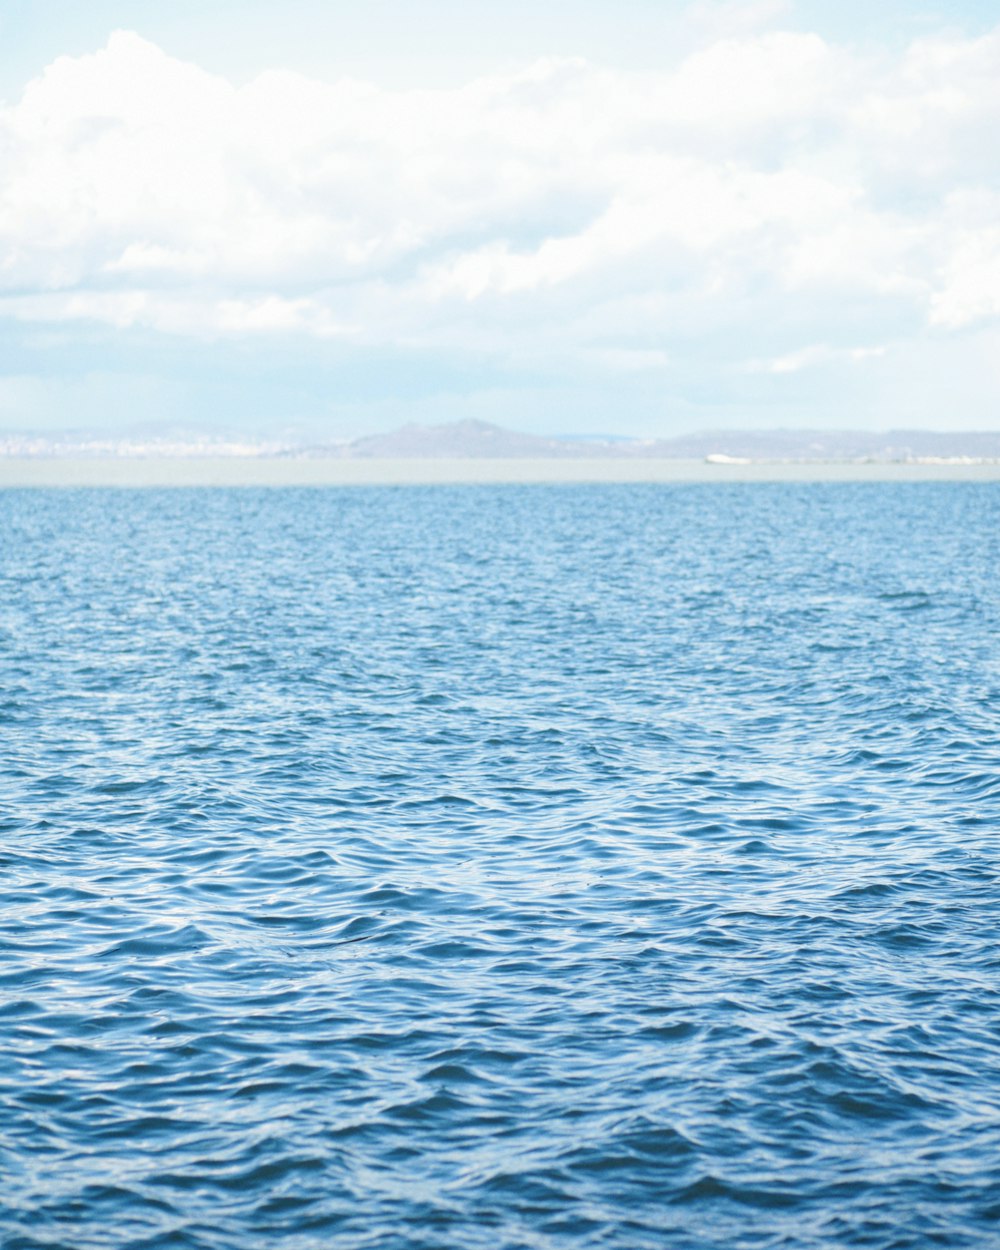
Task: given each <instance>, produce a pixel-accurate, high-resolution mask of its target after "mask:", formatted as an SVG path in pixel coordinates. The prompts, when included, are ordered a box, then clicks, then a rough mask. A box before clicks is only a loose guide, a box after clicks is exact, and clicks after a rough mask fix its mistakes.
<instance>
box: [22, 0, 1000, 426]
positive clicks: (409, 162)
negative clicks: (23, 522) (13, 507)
mask: <svg viewBox="0 0 1000 1250" xmlns="http://www.w3.org/2000/svg"><path fill="white" fill-rule="evenodd" d="M0 47H2V48H3V56H2V57H0V430H2V431H20V432H31V433H45V432H52V431H66V430H86V431H88V432H93V431H101V432H105V431H106V432H113V433H118V432H125V431H134V430H152V429H156V430H178V429H180V430H184V431H188V432H200V433H204V434H207V435H210V436H211V435H214V434H215V433H220V432H225V433H227V434H231V433H233V432H237V433H242V434H246V435H250V436H253V437H275V436H278V437H283V436H286V435H294V436H296V437H306V438H309V439H319V440H328V439H342V438H351V437H355V436H357V435H360V434H364V433H367V432H372V431H377V430H385V429H391V428H394V427H396V426H399V425H401V424H403V423H406V422H410V421H416V422H421V423H431V422H437V421H451V420H457V419H461V418H467V417H473V418H478V419H483V420H489V421H496V422H498V423H500V424H503V425H507V426H509V427H511V428H515V429H522V430H529V431H532V432H535V433H542V434H570V433H579V434H622V435H638V436H645V437H652V436H660V437H669V436H670V435H673V434H681V433H688V432H692V431H697V430H718V429H741V428H742V429H746V428H758V429H760V428H772V427H786V428H788V427H801V428H851V429H891V428H901V427H911V428H930V429H956V430H957V429H997V428H1000V151H998V147H997V141H996V136H997V134H998V133H1000V13H998V11H997V9H996V6H995V4H994V3H992V0H991V3H990V4H987V3H983V2H981V0H964V2H960V0H954V2H952V3H946V2H945V0H937V2H931V0H924V2H917V0H914V2H912V3H901V2H900V0H884V3H882V4H880V5H878V6H873V5H871V4H870V3H860V2H858V0H841V3H838V4H837V5H832V4H830V3H829V2H828V0H822V2H820V0H745V2H742V0H717V2H716V0H696V2H693V3H670V2H669V0H658V2H654V0H619V3H617V4H616V5H613V6H612V5H609V4H607V3H606V0H574V2H573V3H568V2H565V3H564V2H560V0H533V2H532V3H528V2H527V0H508V3H505V4H504V5H497V4H495V3H476V2H473V0H465V3H463V4H459V3H457V2H454V0H425V2H422V3H421V2H417V0H408V2H406V3H404V2H403V0H368V2H367V3H363V2H361V0H353V3H351V4H347V3H340V2H338V0H333V2H331V0H325V2H322V3H321V2H320V0H284V2H283V3H281V4H276V3H267V4H264V3H253V2H252V0H240V3H235V2H231V0H216V3H207V4H206V3H204V0H203V2H202V3H200V4H194V3H190V2H189V0H173V2H172V3H171V4H170V5H163V4H162V3H158V4H155V5H154V4H152V3H147V2H146V0H132V2H130V3H125V2H123V0H88V3H87V4H86V5H80V4H79V3H76V2H74V3H69V2H66V0H5V3H4V5H3V7H2V8H0Z"/></svg>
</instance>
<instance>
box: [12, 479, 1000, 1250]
mask: <svg viewBox="0 0 1000 1250" xmlns="http://www.w3.org/2000/svg"><path fill="white" fill-rule="evenodd" d="M998 568H1000V484H998V483H989V482H980V483H976V482H963V483H947V482H918V483H912V482H911V483H906V482H894V483H885V482H883V483H874V482H861V483H842V482H839V483H838V482H827V483H809V484H802V483H739V482H733V483H715V484H703V483H675V484H669V483H668V484H654V483H646V484H642V483H639V484H636V483H633V484H591V485H572V484H564V485H558V484H555V485H553V484H550V485H515V484H503V485H434V486H412V485H399V486H386V487H374V486H352V487H341V488H317V489H308V488H290V487H285V488H273V489H254V488H225V489H221V488H220V489H210V488H197V489H146V490H115V489H26V490H18V489H12V490H3V491H0V743H2V750H0V831H2V838H0V881H2V893H0V900H2V906H0V943H2V946H0V951H2V959H0V1245H2V1247H3V1250H43V1248H44V1250H55V1248H59V1250H63V1248H65V1250H140V1248H141V1250H174V1248H175V1247H176V1248H177V1250H251V1248H252V1250H272V1248H273V1250H321V1248H322V1250H328V1248H330V1247H334V1248H338V1247H344V1248H345V1250H346V1248H348V1247H349V1248H350V1250H365V1248H371V1250H375V1248H376V1247H377V1248H378V1250H411V1248H413V1250H417V1248H419V1250H507V1248H510V1250H514V1248H517V1250H522V1248H523V1250H561V1248H562V1247H566V1248H569V1247H573V1248H574V1250H577V1248H584V1250H590V1248H593V1250H598V1248H600V1250H663V1248H664V1247H669V1248H671V1250H673V1248H674V1247H676V1248H678V1250H715V1248H716V1247H718V1248H719V1250H723V1248H725V1250H758V1248H759V1250H764V1248H777V1247H782V1248H796V1250H797V1248H799V1247H802V1248H812V1247H817V1248H818V1247H837V1248H839V1247H870V1248H874V1250H907V1248H910V1247H912V1248H914V1250H917V1248H920V1250H923V1248H924V1247H932V1246H941V1247H948V1248H949V1250H956V1248H960V1247H987V1246H990V1247H995V1246H997V1245H998V1244H1000V877H998V868H1000V578H998Z"/></svg>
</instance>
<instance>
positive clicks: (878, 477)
mask: <svg viewBox="0 0 1000 1250" xmlns="http://www.w3.org/2000/svg"><path fill="white" fill-rule="evenodd" d="M997 481H1000V462H998V461H993V462H978V463H948V462H933V463H927V462H883V463H880V462H855V461H751V462H749V463H731V464H718V463H707V462H706V461H704V460H674V459H671V460H666V459H652V458H651V459H635V460H628V459H620V460H619V459H612V458H609V457H594V458H593V459H588V458H579V459H578V458H572V459H565V460H562V459H555V458H552V459H499V458H498V459H485V458H482V459H480V458H463V459H457V458H456V459H452V458H444V457H440V458H438V457H435V458H433V459H431V458H427V459H423V458H416V457H408V458H405V459H388V458H385V459H383V458H371V459H360V458H359V459H345V458H338V457H313V458H309V457H302V458H289V457H276V456H275V457H272V456H185V457H167V456H134V457H133V456H44V457H42V456H39V457H27V456H23V457H22V456H9V457H0V489H16V488H25V487H125V488H129V487H132V488H140V487H184V486H247V487H266V486H272V487H285V486H311V487H312V486H316V487H318V486H403V485H412V486H431V485H463V484H468V485H485V484H497V485H499V484H511V485H517V484H525V485H526V484H532V483H537V484H543V483H549V484H558V483H563V484H566V485H569V484H574V483H578V484H583V483H606V484H614V483H629V482H634V483H686V482H691V483H734V482H997Z"/></svg>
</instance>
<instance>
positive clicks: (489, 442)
mask: <svg viewBox="0 0 1000 1250" xmlns="http://www.w3.org/2000/svg"><path fill="white" fill-rule="evenodd" d="M0 456H31V457H37V456H66V457H81V456H82V457H102V456H116V457H117V456H124V457H155V458H174V459H176V458H189V457H218V456H225V457H231V456H246V457H262V456H263V457H275V456H282V457H294V458H303V457H305V458H317V459H320V458H322V459H330V458H336V459H351V460H370V459H382V460H386V459H393V460H410V459H422V460H438V459H452V460H483V459H502V460H525V459H534V460H547V459H561V460H568V459H583V458H587V459H614V460H621V459H630V460H635V459H662V460H705V459H707V458H710V459H712V460H714V461H718V462H720V463H724V462H725V461H726V460H736V461H758V462H759V461H781V462H799V463H807V462H824V461H825V462H837V461H840V462H845V461H846V462H858V461H875V462H878V463H888V462H893V461H896V462H906V461H911V462H912V461H921V460H923V461H940V460H945V461H947V460H972V461H1000V431H956V432H954V433H950V432H945V431H940V430H890V431H888V432H886V433H875V434H871V433H866V432H864V431H860V430H825V431H817V430H728V431H726V430H723V431H716V432H713V433H708V434H684V435H681V436H679V437H676V438H660V439H652V438H622V437H621V436H608V437H606V438H595V437H593V436H591V435H581V436H579V437H559V438H552V437H546V436H543V435H538V434H524V433H522V432H520V431H517V430H508V429H505V428H504V427H503V426H500V425H493V424H491V423H490V422H488V421H471V420H470V421H453V422H449V423H447V424H443V425H404V426H402V427H401V428H400V429H398V430H394V431H392V432H391V433H388V434H369V435H366V436H364V437H363V438H356V439H354V441H353V442H349V443H314V444H308V445H307V444H304V443H303V442H301V441H300V440H297V439H295V438H291V437H289V438H285V439H282V440H273V441H263V440H260V439H257V438H253V437H247V436H240V435H238V434H236V433H230V434H222V433H219V434H214V435H212V436H207V435H197V434H189V433H179V432H170V431H166V432H164V431H159V432H155V431H142V432H141V433H140V432H139V431H132V432H130V433H127V434H122V435H120V436H113V435H109V434H108V433H106V432H104V433H100V434H90V433H83V432H80V431H76V432H73V433H62V434H56V433H53V434H46V435H37V434H7V435H2V434H0Z"/></svg>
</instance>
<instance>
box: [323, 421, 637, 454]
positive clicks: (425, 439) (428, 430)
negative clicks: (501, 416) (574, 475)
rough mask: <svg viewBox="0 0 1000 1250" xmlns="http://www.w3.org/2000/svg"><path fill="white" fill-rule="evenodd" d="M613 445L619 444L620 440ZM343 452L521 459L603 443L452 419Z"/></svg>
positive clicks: (596, 450)
mask: <svg viewBox="0 0 1000 1250" xmlns="http://www.w3.org/2000/svg"><path fill="white" fill-rule="evenodd" d="M609 445H610V444H609ZM613 445H614V446H616V447H618V446H620V444H619V443H615V444H613ZM345 454H346V455H348V456H350V457H352V458H354V457H358V458H369V457H378V458H389V457H391V458H394V459H395V458H398V459H409V458H410V457H421V458H430V459H437V458H452V459H456V460H466V459H477V460H479V459H491V460H495V459H509V460H522V459H526V458H531V459H547V458H549V457H555V456H558V457H573V456H588V455H589V456H595V455H604V454H606V452H605V450H604V446H603V444H596V443H593V442H590V441H587V442H584V441H583V440H577V439H561V438H545V437H542V436H539V435H537V434H522V433H520V432H519V431H517V430H507V429H504V428H503V426H500V425H491V424H490V423H489V422H488V421H453V422H450V423H448V424H447V425H404V426H403V427H402V429H399V430H394V431H393V432H392V433H391V434H370V435H367V436H366V437H364V438H357V439H355V440H354V442H352V443H348V444H347V447H346V448H345Z"/></svg>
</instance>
